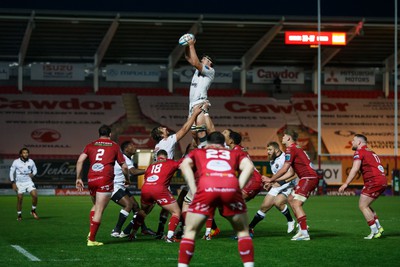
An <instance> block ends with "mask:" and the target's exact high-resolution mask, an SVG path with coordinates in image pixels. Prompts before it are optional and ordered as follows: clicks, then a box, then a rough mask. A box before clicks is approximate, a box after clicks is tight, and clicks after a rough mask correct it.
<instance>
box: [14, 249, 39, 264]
mask: <svg viewBox="0 0 400 267" xmlns="http://www.w3.org/2000/svg"><path fill="white" fill-rule="evenodd" d="M11 246H12V247H13V248H15V249H16V250H17V251H18V252H19V253H21V254H22V255H24V256H25V257H27V258H28V259H30V260H31V261H40V259H39V258H37V257H35V256H33V255H32V254H31V253H29V252H28V251H26V250H25V249H24V248H22V247H20V246H18V245H11Z"/></svg>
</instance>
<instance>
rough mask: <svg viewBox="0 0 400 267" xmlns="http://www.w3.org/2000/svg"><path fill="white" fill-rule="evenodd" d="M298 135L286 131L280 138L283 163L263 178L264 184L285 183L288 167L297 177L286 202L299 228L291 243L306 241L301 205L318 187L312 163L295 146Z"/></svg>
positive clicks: (306, 232) (305, 227)
mask: <svg viewBox="0 0 400 267" xmlns="http://www.w3.org/2000/svg"><path fill="white" fill-rule="evenodd" d="M297 138H298V133H297V132H296V131H294V130H290V129H287V130H286V131H285V133H284V135H283V137H282V144H283V145H285V146H286V151H285V154H286V155H285V163H284V164H283V166H282V168H280V169H279V170H278V171H277V173H275V174H274V175H273V176H272V177H271V178H267V177H263V181H264V182H265V183H272V182H279V181H285V180H286V179H287V177H286V175H287V172H288V171H289V169H290V167H292V168H293V170H294V172H295V173H296V174H297V176H298V177H299V181H298V183H297V185H296V187H295V189H294V191H293V192H292V194H291V195H290V196H289V197H288V202H289V205H290V207H291V208H292V210H293V212H294V214H295V216H296V218H297V223H298V224H299V226H300V230H299V232H298V233H297V234H296V235H294V236H293V237H292V239H291V240H293V241H308V240H310V235H309V233H308V226H307V216H306V213H305V212H304V209H303V205H304V203H305V202H306V201H307V199H308V197H309V196H310V194H311V192H313V191H314V190H315V188H316V187H317V186H318V180H319V179H318V176H317V173H316V171H315V169H314V168H313V166H312V162H311V160H310V158H309V157H308V155H307V154H306V152H305V151H304V150H303V149H302V148H301V147H300V146H298V145H297V144H296V141H297Z"/></svg>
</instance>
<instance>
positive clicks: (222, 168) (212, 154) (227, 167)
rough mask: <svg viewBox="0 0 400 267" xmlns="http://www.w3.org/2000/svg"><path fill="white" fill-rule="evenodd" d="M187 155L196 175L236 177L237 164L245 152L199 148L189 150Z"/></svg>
mask: <svg viewBox="0 0 400 267" xmlns="http://www.w3.org/2000/svg"><path fill="white" fill-rule="evenodd" d="M187 157H189V158H191V159H192V160H193V163H194V166H196V169H197V173H196V176H197V177H203V176H216V177H236V171H237V170H239V164H240V162H241V161H242V159H243V158H245V157H247V154H246V153H245V152H243V151H241V150H228V149H225V148H201V149H195V150H193V151H191V152H190V153H189V154H188V155H187Z"/></svg>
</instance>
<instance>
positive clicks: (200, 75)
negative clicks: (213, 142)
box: [185, 37, 215, 146]
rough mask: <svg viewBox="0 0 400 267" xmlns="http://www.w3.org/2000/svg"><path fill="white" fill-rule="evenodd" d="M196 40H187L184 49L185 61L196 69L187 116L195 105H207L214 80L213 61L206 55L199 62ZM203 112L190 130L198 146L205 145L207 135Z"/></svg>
mask: <svg viewBox="0 0 400 267" xmlns="http://www.w3.org/2000/svg"><path fill="white" fill-rule="evenodd" d="M195 43H196V39H195V38H194V37H193V38H190V39H188V40H187V45H186V47H185V58H186V60H187V61H188V62H189V63H190V65H192V66H193V67H195V68H196V71H195V72H194V74H193V78H192V82H191V84H190V91H189V116H190V115H191V114H192V113H193V108H194V106H196V105H199V104H204V103H207V102H208V103H209V101H208V96H207V91H208V88H210V85H211V83H212V81H213V80H214V76H215V70H214V68H213V60H212V59H211V57H210V56H208V55H203V56H202V58H201V61H200V60H199V58H198V56H197V53H196V49H195ZM205 112H206V111H204V112H203V113H202V114H200V115H199V116H198V117H197V119H196V121H195V125H193V127H192V130H194V131H197V132H198V133H197V136H198V138H199V143H200V146H204V145H206V141H207V133H206V130H207V128H206V126H205V118H204V113H205Z"/></svg>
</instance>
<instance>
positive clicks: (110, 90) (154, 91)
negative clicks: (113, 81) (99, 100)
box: [97, 87, 171, 96]
mask: <svg viewBox="0 0 400 267" xmlns="http://www.w3.org/2000/svg"><path fill="white" fill-rule="evenodd" d="M97 94H98V95H121V94H135V95H154V96H158V95H163V96H166V95H171V93H169V92H168V89H166V88H119V87H101V88H99V91H98V92H97Z"/></svg>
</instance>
